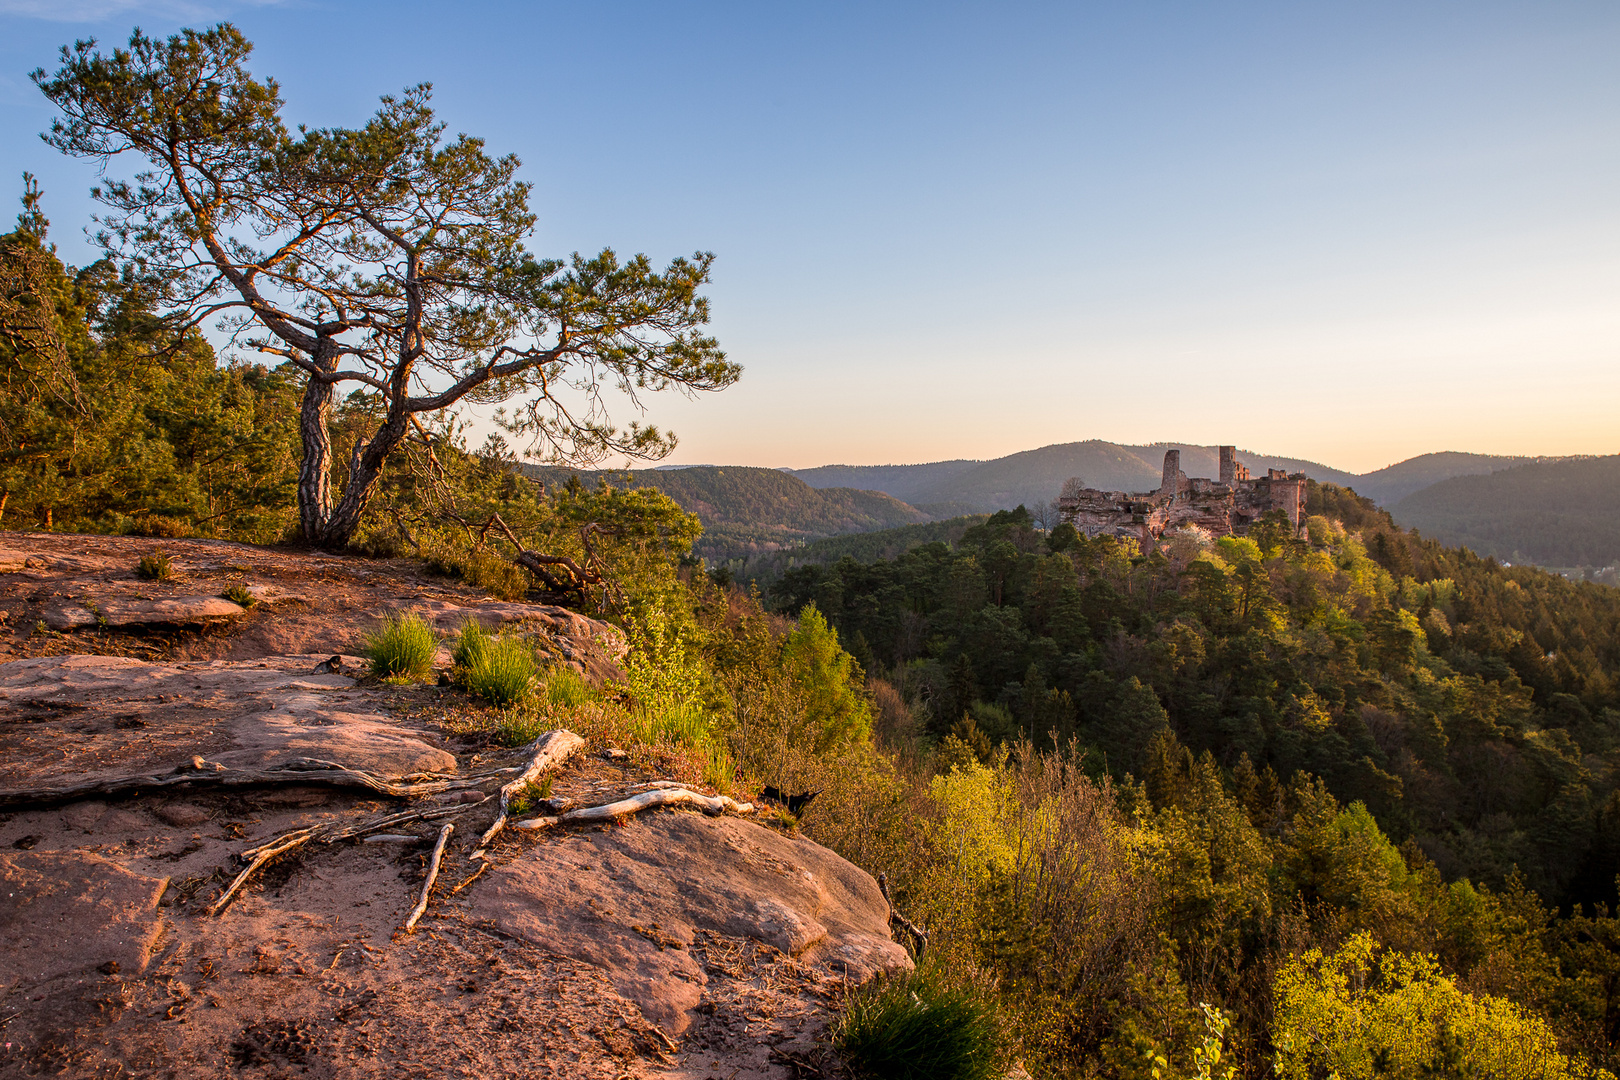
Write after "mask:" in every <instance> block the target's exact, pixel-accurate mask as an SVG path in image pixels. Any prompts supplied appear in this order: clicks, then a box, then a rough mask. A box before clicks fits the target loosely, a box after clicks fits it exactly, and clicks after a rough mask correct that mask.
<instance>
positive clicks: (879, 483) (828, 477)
mask: <svg viewBox="0 0 1620 1080" xmlns="http://www.w3.org/2000/svg"><path fill="white" fill-rule="evenodd" d="M1171 449H1176V450H1180V451H1181V468H1182V470H1183V471H1184V472H1186V473H1187V475H1188V476H1217V475H1219V473H1220V458H1219V448H1218V447H1214V446H1195V445H1192V444H1189V443H1149V444H1147V445H1143V446H1129V445H1122V444H1120V443H1111V442H1104V441H1103V440H1101V439H1088V440H1086V441H1084V442H1073V443H1057V444H1055V445H1052V446H1043V447H1040V448H1039V449H1036V450H1024V451H1021V452H1019V453H1016V454H1009V455H1007V456H1006V457H1001V458H994V459H991V460H989V461H965V460H956V461H936V462H930V463H927V464H923V465H824V466H821V467H820V468H816V469H795V470H788V471H790V472H792V474H793V475H794V476H797V477H799V478H800V479H802V480H804V482H805V483H807V484H809V485H810V486H811V487H820V486H822V485H824V484H832V483H837V484H839V485H840V486H846V487H865V488H871V489H873V490H876V491H883V492H887V493H888V494H890V495H893V496H894V497H895V498H897V499H901V500H903V501H905V502H908V503H910V504H911V505H912V506H915V507H917V508H919V509H930V510H931V509H934V508H936V507H940V508H945V507H948V508H949V509H950V510H951V511H952V512H953V513H967V512H974V513H988V512H990V511H993V510H1011V509H1012V508H1013V507H1015V506H1018V505H1019V504H1023V505H1025V506H1033V505H1034V504H1036V503H1039V502H1044V501H1047V500H1050V499H1054V498H1056V497H1057V493H1058V491H1059V490H1060V489H1061V488H1062V487H1063V482H1064V481H1065V480H1067V479H1069V477H1071V476H1078V477H1081V478H1082V479H1084V480H1085V482H1086V483H1087V484H1089V485H1090V486H1092V487H1098V488H1102V489H1104V490H1106V491H1116V490H1117V491H1147V490H1149V489H1152V488H1156V487H1158V486H1159V478H1160V476H1161V475H1162V472H1163V468H1164V454H1165V451H1166V450H1171ZM1238 458H1239V460H1241V461H1242V462H1243V463H1244V464H1245V465H1247V466H1248V467H1249V468H1250V470H1252V471H1254V472H1264V471H1265V470H1266V469H1287V470H1288V471H1289V472H1304V473H1306V474H1307V475H1309V476H1311V477H1312V478H1313V479H1316V480H1322V481H1326V482H1328V483H1334V484H1349V483H1351V482H1352V481H1353V480H1354V475H1353V474H1351V473H1347V472H1344V471H1343V470H1341V469H1334V468H1332V467H1330V466H1327V465H1323V464H1320V463H1318V462H1314V461H1303V460H1301V459H1299V458H1285V457H1275V456H1272V455H1267V454H1255V453H1251V452H1249V451H1242V450H1240V451H1239V452H1238Z"/></svg>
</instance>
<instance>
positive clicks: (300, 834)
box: [208, 826, 319, 918]
mask: <svg viewBox="0 0 1620 1080" xmlns="http://www.w3.org/2000/svg"><path fill="white" fill-rule="evenodd" d="M318 828H319V827H318V826H316V827H311V828H308V829H299V830H298V831H297V832H291V833H288V834H287V835H286V836H283V837H279V838H278V839H276V840H274V841H273V842H271V843H269V844H265V845H263V846H261V847H257V848H254V849H253V851H254V852H255V854H254V856H253V861H252V862H250V863H248V864H247V867H246V869H244V870H243V871H242V872H241V873H240V874H237V875H236V880H235V881H232V882H231V883H230V886H229V887H227V888H226V890H225V891H224V893H222V894H221V895H220V898H219V899H218V900H216V901H214V906H213V907H211V908H209V909H208V915H209V917H210V918H213V917H214V916H216V915H218V914H219V913H220V912H222V911H224V910H225V905H227V904H229V903H230V902H231V901H232V900H233V899H235V898H236V894H237V893H238V892H240V891H241V889H242V886H243V885H246V884H247V879H248V878H250V877H252V876H253V873H254V871H256V870H258V869H259V867H261V866H263V865H264V864H265V863H267V862H269V861H270V860H271V859H273V858H275V857H276V856H277V855H283V854H286V853H287V852H289V851H291V850H293V849H294V848H297V847H302V846H303V845H305V844H307V843H309V841H310V839H311V838H312V837H313V836H314V835H315V833H316V832H317V831H318Z"/></svg>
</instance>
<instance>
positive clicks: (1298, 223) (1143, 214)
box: [0, 0, 1620, 470]
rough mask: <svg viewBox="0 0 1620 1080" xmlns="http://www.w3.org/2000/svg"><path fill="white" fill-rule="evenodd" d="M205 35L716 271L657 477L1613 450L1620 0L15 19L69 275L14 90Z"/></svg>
mask: <svg viewBox="0 0 1620 1080" xmlns="http://www.w3.org/2000/svg"><path fill="white" fill-rule="evenodd" d="M219 19H230V20H232V21H234V22H236V23H237V24H238V25H239V26H240V27H241V28H242V29H243V31H244V32H245V33H246V34H247V36H248V37H249V38H250V39H252V40H253V41H254V42H256V43H257V46H258V49H257V52H256V54H255V62H254V68H255V70H256V71H258V72H260V73H261V74H267V75H273V76H275V77H276V78H278V79H279V80H280V81H281V83H282V88H283V94H284V96H285V98H286V100H287V115H288V117H289V119H290V120H292V121H294V122H308V123H311V124H319V125H334V124H350V123H359V122H361V121H362V120H363V119H364V118H365V116H366V115H367V114H368V113H369V112H370V111H371V110H372V109H373V108H374V107H375V103H376V98H377V96H378V95H379V94H382V93H386V92H392V91H397V90H399V89H400V88H402V87H404V86H406V85H408V84H411V83H415V82H418V81H423V80H427V81H431V82H433V83H434V85H435V87H436V94H435V101H436V103H437V106H438V108H439V109H440V112H441V114H442V116H443V117H444V118H445V119H446V120H447V121H448V123H449V124H450V125H451V127H452V129H454V130H464V131H468V132H471V133H474V134H478V135H482V136H484V137H485V138H486V139H487V140H488V141H489V143H490V145H491V148H492V149H494V150H497V151H501V152H506V151H512V152H516V153H517V154H518V155H519V156H520V157H521V158H522V159H523V161H524V163H525V168H524V175H525V177H526V178H527V179H529V180H531V181H533V182H534V185H535V192H534V201H535V206H536V208H537V210H538V211H539V213H540V225H539V228H538V230H537V235H536V237H535V239H534V245H533V246H534V247H535V248H536V250H538V251H540V252H542V253H566V252H568V251H572V250H576V249H577V250H585V251H590V250H595V249H597V248H600V247H602V246H613V247H615V248H617V249H619V250H620V251H621V252H624V253H628V252H634V251H646V252H648V253H649V254H651V255H652V256H654V257H655V258H658V259H664V258H668V257H670V256H673V255H676V254H681V253H685V252H690V251H693V250H697V249H704V250H712V251H714V252H716V253H717V255H718V256H719V261H718V263H717V268H716V277H715V282H714V285H713V287H712V288H711V289H710V290H709V295H710V296H711V297H712V299H713V302H714V310H715V316H716V318H715V325H714V329H715V332H716V333H717V334H718V336H719V337H720V338H721V341H722V342H723V344H724V345H725V346H726V348H727V349H728V350H729V352H730V353H731V355H732V357H733V358H734V359H736V360H738V361H740V362H741V363H742V364H743V365H744V368H745V374H744V376H743V379H742V381H741V382H740V383H739V384H738V385H737V386H736V387H734V388H732V389H730V390H727V391H726V392H724V393H723V394H719V395H705V396H703V397H700V398H698V399H696V400H692V401H687V400H684V399H680V398H672V399H667V400H654V401H653V402H652V407H651V411H650V413H649V417H648V418H649V419H651V420H653V421H655V422H659V423H663V424H668V425H669V426H672V427H673V428H675V430H676V431H678V432H679V433H680V435H681V436H682V445H681V448H680V450H679V452H678V456H677V458H675V459H673V460H678V461H684V462H689V463H690V462H724V463H736V464H755V465H792V466H809V465H818V464H824V463H831V462H847V463H885V462H908V461H927V460H936V459H939V458H946V457H992V456H997V455H1000V454H1005V453H1009V452H1013V451H1017V450H1022V449H1028V448H1031V447H1035V446H1040V445H1044V444H1047V443H1053V442H1067V441H1072V440H1078V439H1087V438H1103V439H1111V440H1115V441H1121V442H1148V441H1154V440H1178V441H1187V442H1198V443H1215V442H1234V443H1237V444H1239V445H1242V446H1245V447H1248V448H1250V449H1253V450H1256V451H1262V452H1267V453H1277V454H1290V455H1297V456H1301V457H1308V458H1314V459H1316V460H1321V461H1324V462H1327V463H1329V464H1333V465H1335V466H1338V467H1341V468H1348V469H1355V470H1366V469H1373V468H1378V467H1380V466H1382V465H1385V464H1388V463H1390V462H1393V461H1396V460H1400V459H1402V458H1405V457H1408V456H1411V455H1413V454H1417V453H1422V452H1425V451H1430V450H1448V449H1450V450H1474V451H1481V452H1492V453H1544V454H1567V453H1615V452H1617V451H1620V421H1617V419H1616V417H1617V415H1620V63H1616V61H1615V57H1616V56H1620V6H1617V5H1614V4H1612V3H1590V4H1577V3H1559V2H1545V3H1522V4H1509V5H1502V4H1490V3H1466V4H1465V3H1411V2H1406V3H1376V2H1361V3H1355V4H1350V3H1311V4H1300V3H1297V2H1296V3H1275V4H1270V3H1207V2H1206V3H1190V2H1188V3H1172V2H1149V0H1143V2H1130V3H1114V4H1077V3H1071V4H1062V5H1043V4H964V5H951V4H943V3H930V4H915V5H911V4H878V3H866V4H850V5H841V4H836V3H818V4H814V5H810V4H804V5H787V4H759V3H756V4H734V5H722V4H681V3H668V2H666V3H661V4H651V3H649V4H629V3H625V4H614V3H597V4H578V3H572V4H547V3H532V4H496V3H486V4H479V3H461V4H454V5H451V4H444V3H434V4H414V3H389V4H369V3H326V4H321V3H314V2H308V0H304V2H288V3H278V4H233V3H220V4H211V3H208V2H204V0H197V2H185V3H164V4H145V3H139V2H134V3H130V2H120V0H61V2H59V3H46V2H43V0H0V105H3V108H0V127H3V130H0V177H4V178H8V179H9V183H10V184H11V185H12V187H13V188H20V180H19V179H18V174H19V173H20V172H21V171H22V170H24V169H28V170H31V171H33V172H36V173H38V174H39V175H40V176H41V178H42V181H43V184H44V187H45V190H46V209H47V212H48V213H49V214H50V216H51V218H52V220H53V223H54V225H53V233H54V238H55V239H56V240H57V242H58V244H59V247H60V249H61V251H62V254H63V255H64V256H65V257H66V258H68V259H69V260H70V261H76V262H82V261H86V260H87V259H89V258H90V257H91V255H90V249H89V248H88V246H87V245H86V243H85V242H84V240H83V238H82V235H81V234H80V231H79V230H80V227H81V225H82V224H83V223H84V222H85V220H86V219H87V217H88V215H89V213H90V211H91V204H90V202H89V200H88V197H87V194H86V192H87V189H88V187H89V185H90V184H91V183H92V182H93V179H94V172H93V169H92V168H91V167H90V166H89V165H87V164H85V163H82V162H73V161H68V160H65V159H62V158H60V157H58V156H57V155H56V154H55V153H54V152H53V151H51V150H49V149H48V148H47V147H45V146H44V145H43V144H42V143H40V142H39V141H38V139H37V132H38V131H40V130H41V129H42V128H43V127H45V126H46V125H47V124H48V123H49V121H50V118H51V112H50V109H49V107H48V105H47V103H46V102H45V101H44V100H43V98H41V97H40V96H39V95H38V93H37V91H35V90H34V89H33V87H32V86H31V84H30V83H29V82H28V80H27V77H26V75H27V72H28V71H30V70H31V69H33V68H35V67H38V66H41V65H44V66H47V67H49V66H51V65H52V64H53V61H54V58H55V53H56V49H57V47H58V46H60V45H61V44H64V43H66V42H69V41H71V40H72V39H74V38H76V37H84V36H88V35H94V36H97V37H98V38H100V39H101V40H102V42H103V43H104V44H106V45H112V44H117V43H121V42H122V41H123V40H124V39H125V38H127V36H128V33H129V30H130V28H131V27H132V26H133V25H137V24H138V25H140V26H141V27H142V28H143V29H145V30H146V31H148V32H149V33H166V32H171V31H173V30H174V29H175V28H177V27H179V26H182V25H201V24H204V23H207V22H212V21H217V20H219Z"/></svg>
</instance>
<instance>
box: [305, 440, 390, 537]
mask: <svg viewBox="0 0 1620 1080" xmlns="http://www.w3.org/2000/svg"><path fill="white" fill-rule="evenodd" d="M409 424H410V419H409V414H407V413H401V414H399V415H398V416H397V417H390V418H389V419H388V420H386V421H384V422H383V425H382V427H380V428H378V429H377V433H376V434H375V435H373V436H372V437H371V441H370V442H368V443H366V445H365V448H364V449H363V450H360V451H359V452H358V453H356V454H355V455H354V456H353V457H352V458H351V460H350V462H349V479H348V483H346V484H344V486H343V496H342V497H341V498H340V499H338V502H337V505H336V506H334V507H333V508H332V511H331V513H330V514H328V515H327V516H326V521H325V524H324V526H323V527H322V529H321V535H320V538H319V540H317V541H316V543H317V545H318V546H320V547H323V548H325V549H327V550H328V551H341V550H342V549H343V548H345V547H347V546H348V545H349V541H350V540H351V539H353V538H354V534H355V531H356V530H358V529H359V528H360V519H361V518H362V517H364V516H365V513H366V503H367V502H369V501H370V500H371V492H372V490H373V489H374V488H375V487H376V486H377V479H378V477H380V476H382V470H383V463H384V462H386V461H387V460H388V456H389V455H390V454H392V453H393V452H394V451H395V450H396V449H398V447H399V444H400V443H401V442H403V441H404V440H405V433H406V432H407V430H409V428H408V425H409Z"/></svg>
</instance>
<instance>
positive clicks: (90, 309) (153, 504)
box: [0, 186, 301, 541]
mask: <svg viewBox="0 0 1620 1080" xmlns="http://www.w3.org/2000/svg"><path fill="white" fill-rule="evenodd" d="M24 204H25V208H24V212H23V214H22V215H21V217H20V218H19V227H18V229H17V230H16V231H14V232H11V233H9V234H7V235H5V236H0V527H4V528H13V529H15V528H45V529H68V530H75V529H77V530H96V531H112V532H136V533H143V534H146V535H152V536H178V535H200V536H211V535H212V536H237V537H242V538H245V539H253V540H259V541H268V540H276V539H279V538H280V537H281V535H282V533H283V532H284V530H285V529H286V527H287V526H288V524H289V523H290V522H291V520H292V516H291V511H292V505H293V495H294V490H293V488H294V484H295V481H296V476H297V461H298V427H297V418H298V412H297V405H298V393H299V390H300V386H301V380H299V379H298V378H296V377H295V376H293V375H292V374H291V373H289V372H288V371H284V370H276V371H271V370H268V369H266V368H265V367H263V366H260V365H250V364H232V365H229V366H224V367H221V366H220V365H219V363H218V361H217V358H216V357H215V355H214V350H213V349H212V348H211V347H210V346H209V344H208V342H207V341H206V340H204V339H203V337H202V336H201V335H200V334H199V333H197V332H196V331H195V330H190V331H187V332H185V333H184V334H183V335H181V336H180V338H179V339H178V340H176V338H175V337H174V335H173V334H172V333H170V332H168V331H166V329H165V328H164V327H162V326H161V325H160V324H159V322H158V320H157V318H156V317H155V313H154V311H153V310H152V309H151V307H150V306H149V298H148V297H146V296H145V295H144V294H143V293H142V292H141V290H140V289H139V288H137V287H135V286H133V285H132V284H131V283H130V281H129V280H128V279H127V278H126V277H125V276H124V275H123V274H121V272H120V271H119V269H118V268H117V267H116V266H114V265H113V264H112V263H111V262H110V261H107V260H104V261H102V262H98V263H96V264H94V265H92V266H89V267H86V268H84V269H82V270H78V271H70V270H69V269H68V268H67V267H64V266H63V265H62V262H61V260H59V259H58V258H57V257H56V254H55V250H54V248H53V247H52V246H51V245H50V243H49V242H48V240H47V239H46V228H47V225H48V222H47V221H46V220H45V217H44V215H43V213H42V212H41V211H40V209H39V192H38V190H37V189H35V188H33V187H32V186H30V188H29V189H28V191H27V193H26V195H25V198H24Z"/></svg>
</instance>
